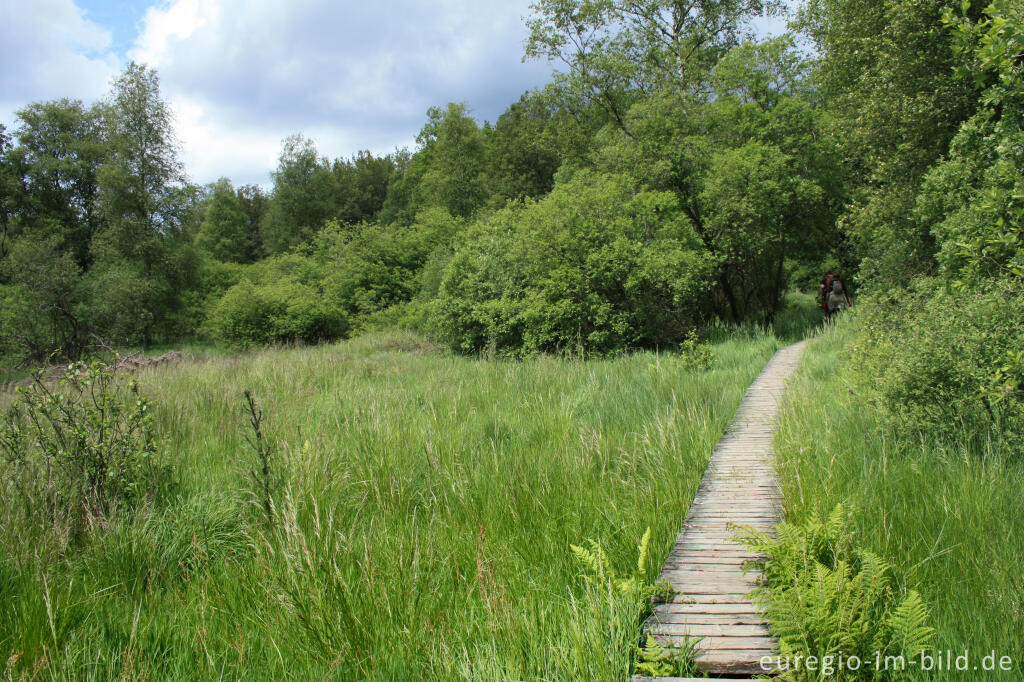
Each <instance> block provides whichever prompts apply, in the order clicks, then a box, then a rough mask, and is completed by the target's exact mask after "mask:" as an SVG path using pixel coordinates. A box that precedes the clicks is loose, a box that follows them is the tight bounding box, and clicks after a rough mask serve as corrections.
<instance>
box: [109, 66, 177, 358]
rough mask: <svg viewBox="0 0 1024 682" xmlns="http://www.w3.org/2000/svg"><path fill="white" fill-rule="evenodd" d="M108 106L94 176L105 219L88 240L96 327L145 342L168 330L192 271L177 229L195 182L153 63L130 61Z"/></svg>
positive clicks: (110, 335)
mask: <svg viewBox="0 0 1024 682" xmlns="http://www.w3.org/2000/svg"><path fill="white" fill-rule="evenodd" d="M106 110H107V111H106V116H107V120H108V126H109V128H108V130H109V132H108V134H109V145H110V151H109V156H108V158H107V161H106V162H105V163H104V165H103V167H102V168H101V169H100V173H99V183H100V202H101V207H102V210H103V215H104V217H105V219H106V221H107V225H106V227H105V228H104V230H103V232H102V233H101V234H100V235H98V237H97V239H95V240H94V242H93V253H94V254H95V257H96V259H97V263H96V265H95V266H94V268H93V269H92V270H91V271H90V273H89V275H90V286H91V299H92V302H93V304H94V311H95V313H96V315H97V317H96V322H97V326H98V329H99V330H100V331H101V332H103V333H105V334H106V335H108V336H109V337H111V338H116V339H120V340H122V341H141V342H142V343H148V342H149V341H150V340H151V339H152V338H154V336H155V334H156V333H157V332H158V331H164V332H168V331H170V329H169V327H168V324H169V322H168V321H169V320H170V318H171V316H172V314H173V313H174V311H175V310H177V308H179V307H180V303H181V300H180V293H181V292H182V291H183V290H184V289H185V288H186V287H187V285H188V283H189V281H190V280H191V278H192V277H193V276H194V274H195V267H196V265H195V254H194V252H193V250H192V249H191V246H190V244H189V243H188V241H187V239H186V237H185V234H184V230H183V229H182V226H183V222H184V219H185V217H186V214H187V212H188V211H189V210H190V209H191V207H192V204H193V197H194V190H193V188H191V187H189V186H188V184H187V182H186V178H185V174H184V169H183V166H182V164H181V162H180V161H179V160H178V154H177V152H178V147H177V142H176V140H175V138H174V131H173V125H172V124H173V118H172V113H171V110H170V107H169V106H168V105H167V103H166V102H164V101H163V100H162V99H161V97H160V81H159V77H158V75H157V73H156V72H155V71H153V70H152V69H149V68H147V67H146V66H143V65H139V64H136V63H135V62H132V63H131V64H129V65H128V66H127V67H126V68H125V70H124V72H123V73H122V74H121V75H120V76H119V77H118V78H116V79H115V80H114V82H113V85H112V89H111V94H110V96H109V98H108V100H107V102H106Z"/></svg>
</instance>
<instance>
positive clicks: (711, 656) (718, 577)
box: [634, 342, 806, 682]
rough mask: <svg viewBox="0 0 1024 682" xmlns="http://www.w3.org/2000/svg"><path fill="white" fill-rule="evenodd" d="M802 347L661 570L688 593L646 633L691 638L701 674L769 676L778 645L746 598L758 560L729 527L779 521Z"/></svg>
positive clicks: (728, 442) (784, 356) (773, 371)
mask: <svg viewBox="0 0 1024 682" xmlns="http://www.w3.org/2000/svg"><path fill="white" fill-rule="evenodd" d="M805 343H806V342H800V343H797V344H794V345H791V346H787V347H786V348H783V349H781V350H779V351H778V352H777V353H776V354H775V355H774V356H773V357H772V359H771V360H770V361H769V362H768V364H767V365H765V368H764V369H763V370H762V371H761V374H760V375H759V376H758V377H757V379H756V380H755V381H754V383H753V384H751V385H750V388H749V389H747V394H746V396H744V398H743V402H741V403H740V406H739V409H738V410H737V411H736V415H735V416H734V417H733V421H732V424H731V425H730V426H729V429H728V431H727V432H726V435H725V436H724V437H723V438H722V440H721V441H719V442H718V445H717V446H716V447H715V450H714V452H713V453H712V455H711V461H710V462H709V463H708V468H707V470H706V471H705V472H704V478H703V480H702V481H701V484H700V488H699V489H698V490H697V495H696V497H695V498H694V500H693V505H692V506H691V507H690V511H689V513H688V514H687V516H686V521H685V523H684V524H683V529H682V531H681V532H680V533H679V537H678V539H677V540H676V544H675V546H674V547H673V549H672V552H671V554H669V557H668V560H667V561H666V562H665V567H664V568H663V569H662V571H661V577H662V578H665V579H667V580H668V581H670V582H671V583H672V587H673V588H675V590H676V591H678V592H680V593H681V595H679V596H677V597H676V598H675V600H674V601H673V602H672V603H665V604H658V605H657V606H656V607H655V609H654V614H653V615H652V616H651V617H650V618H649V619H648V621H647V623H646V624H645V625H644V628H645V630H646V631H647V632H649V633H651V634H652V635H654V636H655V637H656V638H657V639H658V641H660V642H661V643H662V645H663V646H670V647H673V648H677V647H679V646H680V645H681V644H682V642H683V641H684V639H685V638H686V637H687V636H688V637H690V638H691V639H696V640H698V641H697V642H696V654H695V659H694V661H695V663H696V664H697V667H698V668H699V669H700V670H702V671H704V672H708V673H712V674H720V675H747V676H749V675H755V674H763V673H765V672H768V671H766V670H764V669H762V667H761V665H760V661H761V658H762V656H767V655H771V654H773V653H774V652H775V649H776V646H777V642H776V641H775V639H774V638H772V637H771V635H770V634H769V632H768V627H767V625H766V624H765V621H764V618H763V616H762V615H761V613H760V612H759V611H758V609H757V607H755V606H754V605H753V604H752V603H751V602H750V600H749V599H747V598H746V594H747V593H748V592H750V591H751V590H752V589H754V587H756V585H757V579H758V577H759V576H758V573H757V572H756V571H750V572H748V573H746V574H744V573H743V562H744V561H747V560H749V559H755V558H757V555H756V554H754V553H753V552H751V551H750V550H748V549H746V548H745V547H743V546H741V545H739V544H737V543H736V542H735V541H734V540H733V537H734V531H733V530H731V529H730V527H729V526H730V524H738V525H747V526H753V527H754V528H757V529H759V530H764V531H768V530H770V529H771V527H772V526H773V525H774V524H775V523H777V522H778V509H779V505H780V496H779V487H778V481H777V480H776V478H775V468H774V452H773V449H772V441H773V439H774V436H775V427H776V423H777V421H778V413H779V405H780V403H781V398H782V394H783V392H784V391H785V388H786V381H787V379H789V378H790V377H791V376H792V375H793V374H794V373H795V372H796V369H797V367H798V366H799V364H800V356H801V354H802V353H803V349H804V345H805ZM643 679H644V678H640V677H637V678H634V682H639V681H640V680H643ZM663 679H664V678H663ZM669 679H671V678H669Z"/></svg>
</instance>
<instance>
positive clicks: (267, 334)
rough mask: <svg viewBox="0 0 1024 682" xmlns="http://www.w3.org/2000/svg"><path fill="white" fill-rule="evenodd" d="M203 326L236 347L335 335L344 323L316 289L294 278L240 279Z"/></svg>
mask: <svg viewBox="0 0 1024 682" xmlns="http://www.w3.org/2000/svg"><path fill="white" fill-rule="evenodd" d="M207 326H208V328H209V330H210V331H211V332H212V334H213V336H214V337H216V338H218V339H221V340H223V341H226V342H228V343H230V344H231V345H233V346H235V347H238V348H247V347H250V346H256V345H261V344H266V343H273V342H291V341H305V342H309V343H313V342H317V341H322V340H327V339H334V338H338V337H339V336H341V335H343V334H344V332H345V330H346V329H347V327H348V322H347V317H346V315H345V313H344V312H343V311H341V310H339V309H338V308H337V307H334V306H331V305H329V304H327V303H326V302H325V301H324V300H323V297H322V295H321V293H320V292H318V291H317V290H316V288H314V287H312V286H309V285H306V284H302V283H301V282H296V281H283V282H278V283H275V284H254V283H252V282H251V281H249V280H245V279H243V280H242V281H241V282H239V283H238V284H236V285H234V286H233V287H231V288H230V289H228V290H227V292H226V293H225V294H224V296H223V297H222V298H221V299H220V300H219V301H217V303H216V304H215V305H214V306H213V308H212V310H211V312H210V318H209V320H208V321H207Z"/></svg>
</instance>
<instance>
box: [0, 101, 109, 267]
mask: <svg viewBox="0 0 1024 682" xmlns="http://www.w3.org/2000/svg"><path fill="white" fill-rule="evenodd" d="M102 113H103V111H102V108H100V107H91V108H86V107H85V106H84V105H83V104H82V103H81V102H80V101H77V100H67V99H64V100H57V101H52V102H39V103H35V104H30V105H29V106H27V107H25V108H23V109H21V110H20V111H18V118H19V120H20V122H21V123H20V125H19V127H18V131H17V139H18V145H17V147H15V148H14V149H13V150H11V152H10V155H9V156H10V159H9V161H10V163H9V164H8V172H9V173H10V174H11V175H13V176H15V178H11V179H10V181H14V182H16V184H15V185H13V186H12V187H11V188H10V189H9V191H10V195H9V197H10V198H9V200H10V204H11V205H10V210H11V212H12V213H15V214H17V219H18V226H19V229H20V230H23V231H24V230H28V231H31V232H32V233H33V234H35V235H36V236H41V237H47V236H53V237H55V238H56V239H57V244H58V248H60V249H62V250H66V251H70V252H72V253H73V254H74V258H75V261H76V262H77V263H78V265H79V266H80V267H87V266H88V263H89V260H90V258H91V256H90V254H89V242H90V240H91V239H92V237H93V235H95V234H96V233H97V232H98V231H99V229H100V227H101V225H102V216H101V213H100V211H99V201H98V197H99V181H98V175H99V168H100V166H101V165H102V164H103V163H104V161H105V159H106V155H107V144H106V136H107V135H106V131H105V120H104V118H103V115H102Z"/></svg>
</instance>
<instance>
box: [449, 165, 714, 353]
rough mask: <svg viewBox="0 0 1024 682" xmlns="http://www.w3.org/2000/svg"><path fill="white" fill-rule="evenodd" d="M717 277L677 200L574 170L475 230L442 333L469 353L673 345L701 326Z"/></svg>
mask: <svg viewBox="0 0 1024 682" xmlns="http://www.w3.org/2000/svg"><path fill="white" fill-rule="evenodd" d="M711 272H712V264H711V259H710V257H709V256H708V254H707V252H706V251H705V250H704V248H703V247H702V246H701V245H700V242H699V240H698V239H697V236H696V234H695V232H694V230H693V227H692V225H691V223H690V222H689V220H688V219H687V218H686V217H685V216H684V215H683V213H682V211H680V209H679V206H678V203H677V201H676V199H675V197H674V196H673V195H671V194H669V193H666V192H649V191H636V190H635V188H634V187H633V184H632V182H631V181H630V180H629V179H628V178H626V177H625V176H620V175H609V174H598V173H593V172H590V171H579V172H577V173H576V174H575V175H574V176H573V177H572V179H570V180H568V181H566V182H565V183H564V184H561V185H559V186H558V187H556V188H555V190H554V191H552V193H551V194H550V195H548V196H547V197H546V198H544V199H543V200H541V201H539V202H536V203H527V204H525V205H512V206H510V207H508V208H506V209H504V210H502V211H499V212H497V213H496V214H495V215H493V216H492V217H491V218H490V219H488V220H486V221H484V222H482V223H481V224H479V225H477V226H476V227H475V228H474V229H473V230H471V232H470V234H469V235H468V236H467V239H466V243H465V244H464V245H463V246H462V247H461V248H459V249H458V250H457V251H456V253H455V254H454V256H453V257H452V259H451V261H450V262H449V263H448V266H447V268H446V269H445V273H444V277H443V279H442V281H441V286H440V290H439V296H438V311H439V315H438V325H439V327H440V329H441V332H442V334H443V335H444V337H445V338H446V340H448V341H449V342H450V343H451V344H452V346H453V347H454V348H456V349H457V350H460V351H462V352H479V351H482V350H485V349H493V350H496V351H498V352H505V353H509V354H530V353H537V352H553V351H564V350H567V349H571V350H574V351H575V350H582V351H585V352H597V353H603V352H610V351H617V350H622V349H625V348H630V347H668V346H672V345H675V344H678V343H679V342H680V341H682V340H683V339H684V338H685V337H686V334H687V333H688V332H689V331H691V330H692V329H693V328H694V327H695V326H696V324H697V322H698V321H699V319H700V318H701V312H702V306H703V302H702V300H703V294H705V293H706V292H707V290H708V288H709V279H710V276H711Z"/></svg>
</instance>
